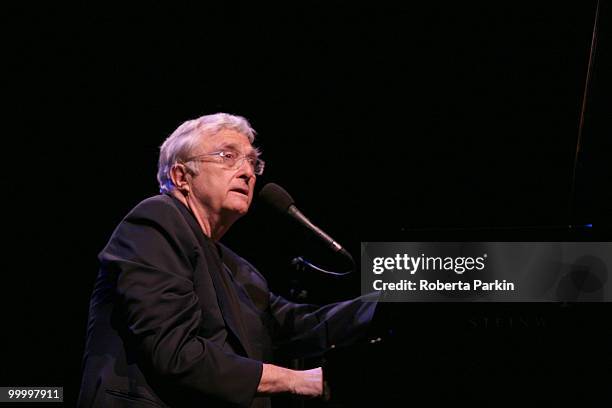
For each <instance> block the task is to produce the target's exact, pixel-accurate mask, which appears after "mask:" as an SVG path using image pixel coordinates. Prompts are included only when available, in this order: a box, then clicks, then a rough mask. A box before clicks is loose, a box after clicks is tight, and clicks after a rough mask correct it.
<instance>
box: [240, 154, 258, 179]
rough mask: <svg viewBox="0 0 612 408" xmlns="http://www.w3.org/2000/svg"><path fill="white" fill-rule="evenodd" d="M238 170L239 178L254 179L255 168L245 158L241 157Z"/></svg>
mask: <svg viewBox="0 0 612 408" xmlns="http://www.w3.org/2000/svg"><path fill="white" fill-rule="evenodd" d="M238 169H239V177H244V178H252V177H255V168H254V167H253V165H252V164H251V162H250V161H249V160H248V159H247V158H246V157H243V158H242V159H241V160H240V162H239V165H238Z"/></svg>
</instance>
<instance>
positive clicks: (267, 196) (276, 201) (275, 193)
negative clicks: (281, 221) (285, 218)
mask: <svg viewBox="0 0 612 408" xmlns="http://www.w3.org/2000/svg"><path fill="white" fill-rule="evenodd" d="M259 198H260V199H261V200H262V201H264V202H266V203H267V204H269V205H271V206H272V207H274V208H276V209H277V210H279V211H281V212H283V213H286V212H287V210H288V209H289V207H290V206H291V205H292V204H293V203H294V201H293V198H291V196H290V195H289V193H288V192H286V191H285V189H284V188H282V187H281V186H279V185H278V184H275V183H268V184H266V185H265V186H263V188H262V189H261V191H260V192H259Z"/></svg>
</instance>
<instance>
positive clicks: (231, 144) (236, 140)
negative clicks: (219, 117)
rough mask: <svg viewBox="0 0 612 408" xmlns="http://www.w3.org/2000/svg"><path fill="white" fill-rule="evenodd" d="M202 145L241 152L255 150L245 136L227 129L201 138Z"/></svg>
mask: <svg viewBox="0 0 612 408" xmlns="http://www.w3.org/2000/svg"><path fill="white" fill-rule="evenodd" d="M202 146H206V147H209V148H213V149H223V148H230V149H234V150H238V151H240V152H243V153H248V152H251V151H255V148H254V147H253V146H252V145H251V142H250V141H249V138H248V137H247V136H245V135H243V134H242V133H239V132H236V131H234V130H229V129H224V130H222V131H220V132H219V133H216V134H214V135H212V136H209V137H205V138H203V139H202Z"/></svg>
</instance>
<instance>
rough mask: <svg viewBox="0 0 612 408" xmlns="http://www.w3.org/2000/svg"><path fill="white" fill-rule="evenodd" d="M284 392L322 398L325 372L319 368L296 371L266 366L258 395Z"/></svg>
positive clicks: (258, 388)
mask: <svg viewBox="0 0 612 408" xmlns="http://www.w3.org/2000/svg"><path fill="white" fill-rule="evenodd" d="M283 392H289V393H291V394H295V395H302V396H305V397H320V396H321V395H323V370H322V369H321V367H318V368H313V369H312V370H304V371H296V370H289V369H288V368H283V367H278V366H275V365H272V364H264V365H263V372H262V373H261V380H260V381H259V386H258V387H257V393H258V394H259V395H270V394H278V393H283Z"/></svg>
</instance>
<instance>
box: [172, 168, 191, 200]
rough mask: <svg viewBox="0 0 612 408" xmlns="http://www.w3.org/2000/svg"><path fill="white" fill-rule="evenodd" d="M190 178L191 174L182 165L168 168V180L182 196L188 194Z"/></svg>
mask: <svg viewBox="0 0 612 408" xmlns="http://www.w3.org/2000/svg"><path fill="white" fill-rule="evenodd" d="M190 177H191V173H190V171H189V169H188V168H187V167H186V166H185V165H184V164H183V163H175V164H174V165H173V166H172V167H171V168H170V179H172V183H173V184H174V185H175V186H176V189H177V190H179V191H180V192H181V193H183V194H184V195H187V194H189V178H190Z"/></svg>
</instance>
